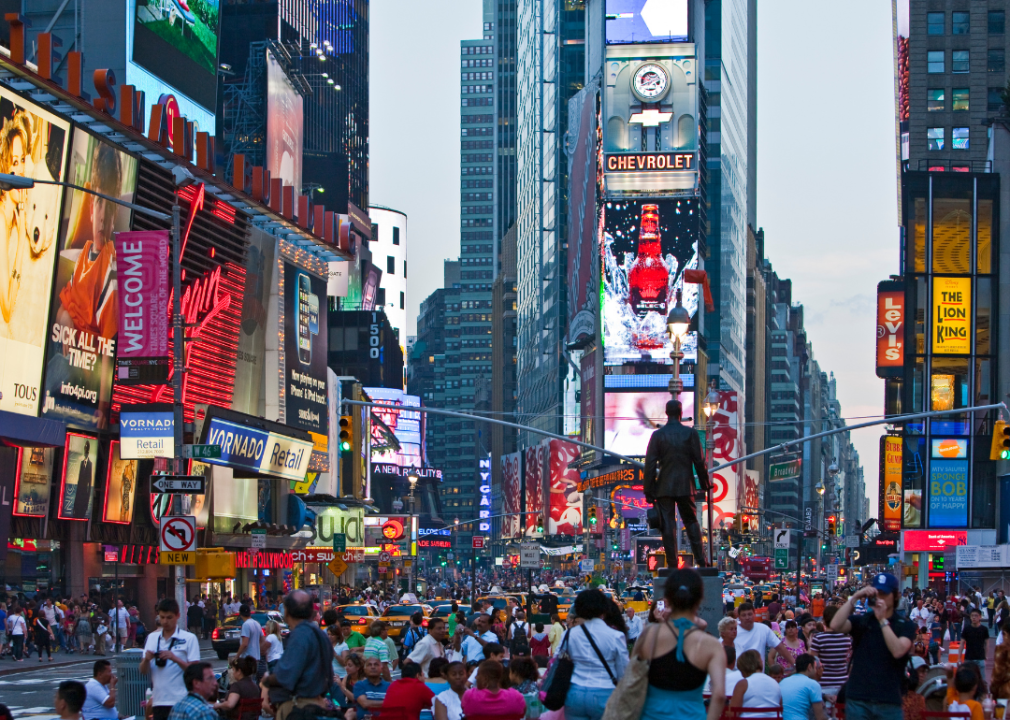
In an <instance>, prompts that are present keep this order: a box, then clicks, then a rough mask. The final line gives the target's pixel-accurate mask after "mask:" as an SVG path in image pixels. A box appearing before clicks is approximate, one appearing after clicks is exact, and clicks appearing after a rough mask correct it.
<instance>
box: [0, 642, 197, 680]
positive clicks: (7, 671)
mask: <svg viewBox="0 0 1010 720" xmlns="http://www.w3.org/2000/svg"><path fill="white" fill-rule="evenodd" d="M200 654H201V655H207V654H211V655H213V650H212V648H211V644H210V640H203V639H201V640H200ZM102 657H104V658H105V659H106V660H110V661H112V662H113V663H115V659H116V654H115V653H111V652H107V653H105V655H104V656H102V655H80V654H78V653H74V654H73V655H67V654H66V653H65V652H62V651H61V652H58V653H53V661H52V662H48V661H46V660H43V661H42V662H39V658H38V654H35V655H32V656H31V657H28V656H27V655H26V656H25V661H24V662H20V663H17V662H14V661H13V660H11V658H10V656H4V657H3V658H0V677H5V676H8V675H20V674H21V673H28V672H37V671H39V670H43V669H45V668H59V667H70V666H72V665H88V666H90V665H92V664H94V662H95V660H98V659H99V658H102ZM214 657H216V656H214Z"/></svg>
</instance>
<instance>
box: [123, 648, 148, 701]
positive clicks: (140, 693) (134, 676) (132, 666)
mask: <svg viewBox="0 0 1010 720" xmlns="http://www.w3.org/2000/svg"><path fill="white" fill-rule="evenodd" d="M143 659H144V651H143V650H139V649H132V650H123V651H122V652H121V653H119V655H117V656H116V677H117V678H118V679H119V684H118V685H117V686H116V688H117V690H118V691H119V695H118V698H117V700H116V708H117V709H118V710H119V712H120V713H121V714H122V715H125V716H126V717H129V716H131V715H136V716H137V717H143V716H144V713H143V709H142V708H141V703H143V702H144V700H145V697H146V693H147V689H148V688H149V687H151V680H150V677H149V676H147V675H143V674H141V672H140V661H141V660H143Z"/></svg>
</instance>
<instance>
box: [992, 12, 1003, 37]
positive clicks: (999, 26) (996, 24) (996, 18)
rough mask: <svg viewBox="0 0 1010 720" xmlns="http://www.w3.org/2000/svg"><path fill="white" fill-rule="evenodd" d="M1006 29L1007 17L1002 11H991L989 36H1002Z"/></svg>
mask: <svg viewBox="0 0 1010 720" xmlns="http://www.w3.org/2000/svg"><path fill="white" fill-rule="evenodd" d="M1005 27H1006V15H1004V14H1003V11H1002V10H990V11H989V34H990V35H1002V34H1003V32H1004V28H1005Z"/></svg>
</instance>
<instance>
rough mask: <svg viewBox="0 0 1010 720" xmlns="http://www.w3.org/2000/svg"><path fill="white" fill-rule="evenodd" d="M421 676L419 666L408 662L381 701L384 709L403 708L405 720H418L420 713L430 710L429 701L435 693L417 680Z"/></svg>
mask: <svg viewBox="0 0 1010 720" xmlns="http://www.w3.org/2000/svg"><path fill="white" fill-rule="evenodd" d="M420 674H421V666H420V665H418V664H417V663H413V662H409V663H407V664H406V665H404V666H403V667H402V668H401V669H400V679H399V680H395V681H393V684H392V685H390V686H389V690H387V691H386V697H385V699H384V700H383V701H382V707H383V708H384V709H385V708H403V711H404V715H405V717H406V718H407V720H420V717H421V711H422V710H428V709H430V708H431V699H432V698H433V697H435V693H433V692H432V691H431V689H430V688H429V687H428V686H427V685H425V684H424V683H423V682H421V681H420V680H418V679H417V676H418V675H420Z"/></svg>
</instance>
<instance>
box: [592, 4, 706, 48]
mask: <svg viewBox="0 0 1010 720" xmlns="http://www.w3.org/2000/svg"><path fill="white" fill-rule="evenodd" d="M687 5H688V3H687V0H663V1H662V2H656V1H655V0H607V10H606V12H607V16H606V22H607V44H608V45H618V44H630V43H675V42H687V40H688V39H689V37H690V34H691V33H690V26H689V25H688V12H687Z"/></svg>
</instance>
